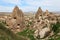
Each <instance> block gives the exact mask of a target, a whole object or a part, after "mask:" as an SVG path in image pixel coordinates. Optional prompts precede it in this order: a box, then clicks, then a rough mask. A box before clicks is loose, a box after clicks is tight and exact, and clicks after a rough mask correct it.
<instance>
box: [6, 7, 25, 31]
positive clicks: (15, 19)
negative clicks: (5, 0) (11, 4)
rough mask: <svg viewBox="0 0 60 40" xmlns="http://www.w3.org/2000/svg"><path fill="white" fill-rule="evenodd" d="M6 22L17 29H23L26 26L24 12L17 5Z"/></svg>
mask: <svg viewBox="0 0 60 40" xmlns="http://www.w3.org/2000/svg"><path fill="white" fill-rule="evenodd" d="M6 23H7V25H8V26H10V28H12V29H13V30H15V31H16V29H20V30H23V29H24V27H25V25H24V14H23V12H22V11H21V10H20V9H19V8H18V7H17V6H15V8H14V10H13V12H12V14H11V15H10V16H9V17H8V18H7V20H6Z"/></svg>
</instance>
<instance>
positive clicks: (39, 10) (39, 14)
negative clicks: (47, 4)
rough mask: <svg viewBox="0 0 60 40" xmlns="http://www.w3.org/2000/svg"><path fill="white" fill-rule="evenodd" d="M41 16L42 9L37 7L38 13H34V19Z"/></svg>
mask: <svg viewBox="0 0 60 40" xmlns="http://www.w3.org/2000/svg"><path fill="white" fill-rule="evenodd" d="M42 14H43V11H42V9H41V8H40V7H39V8H38V11H37V12H36V15H35V18H36V19H38V18H39V16H42Z"/></svg>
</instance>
